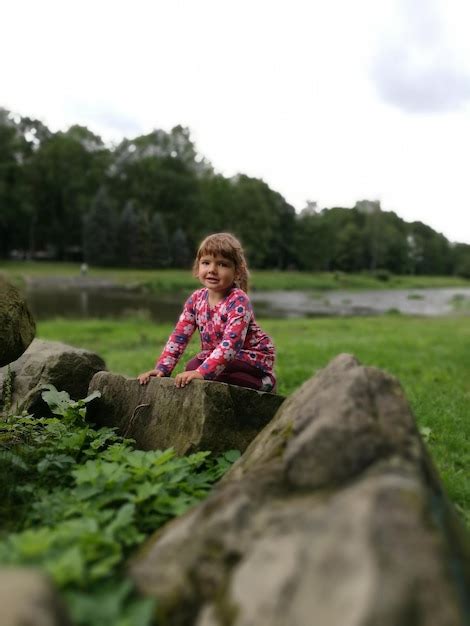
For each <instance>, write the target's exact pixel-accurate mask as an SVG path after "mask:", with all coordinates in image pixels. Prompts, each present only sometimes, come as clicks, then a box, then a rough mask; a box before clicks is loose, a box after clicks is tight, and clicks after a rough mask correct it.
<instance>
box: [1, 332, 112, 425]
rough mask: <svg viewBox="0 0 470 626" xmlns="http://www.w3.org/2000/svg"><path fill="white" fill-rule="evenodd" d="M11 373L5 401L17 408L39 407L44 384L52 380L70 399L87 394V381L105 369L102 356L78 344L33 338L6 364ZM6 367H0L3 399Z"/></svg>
mask: <svg viewBox="0 0 470 626" xmlns="http://www.w3.org/2000/svg"><path fill="white" fill-rule="evenodd" d="M9 369H10V370H11V373H12V381H13V382H12V384H13V393H12V395H11V397H9V398H8V404H9V405H10V406H12V407H14V408H16V409H18V410H19V411H22V410H27V411H30V412H33V413H35V412H38V411H42V410H43V409H44V407H45V405H44V403H43V401H42V399H41V389H42V387H43V385H44V384H52V385H54V386H55V387H56V388H57V389H58V390H59V391H67V393H68V394H69V395H70V397H71V398H72V399H73V400H79V399H80V398H84V397H85V396H86V395H87V391H88V385H89V384H90V380H91V379H92V377H93V376H94V375H95V374H96V372H98V371H100V370H103V369H106V365H105V362H104V361H103V359H102V358H101V357H100V356H98V355H97V354H94V353H93V352H89V351H88V350H82V349H81V348H74V347H73V346H68V345H66V344H64V343H59V342H57V341H43V340H41V339H35V340H34V341H33V342H32V344H31V345H30V346H29V348H28V349H27V350H26V352H25V353H24V354H23V355H22V356H21V357H20V358H19V359H18V360H16V361H15V362H14V363H11V364H10V365H9ZM6 370H7V368H3V369H2V370H0V382H2V380H3V388H4V398H3V400H4V402H5V383H6V381H7V380H8V378H7V376H8V374H7V371H6Z"/></svg>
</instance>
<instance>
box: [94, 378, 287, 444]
mask: <svg viewBox="0 0 470 626" xmlns="http://www.w3.org/2000/svg"><path fill="white" fill-rule="evenodd" d="M95 390H99V391H100V392H101V398H99V399H98V400H95V401H94V402H93V403H92V404H91V405H90V407H89V409H88V413H87V415H88V418H89V419H90V420H91V421H92V422H94V423H95V424H97V425H99V426H117V427H118V430H119V432H120V433H121V434H122V435H125V436H127V437H132V438H133V439H135V440H136V443H137V447H139V448H142V449H143V450H155V449H165V448H170V447H172V448H174V449H175V450H176V452H177V453H178V454H187V453H191V452H196V451H198V450H210V451H211V452H214V453H216V454H217V453H219V452H222V451H225V450H229V449H237V450H241V451H243V450H245V449H246V447H247V446H248V444H249V443H250V442H251V441H252V440H253V439H254V438H255V436H256V435H257V434H258V433H259V431H260V430H261V429H262V428H263V427H264V426H265V425H266V424H267V423H268V422H269V421H270V420H271V419H272V417H273V415H274V414H275V413H276V411H277V409H278V408H279V406H280V405H281V403H282V402H283V400H284V398H283V397H282V396H278V395H276V394H272V393H263V392H261V391H253V390H252V389H245V388H243V387H235V386H233V385H227V384H225V383H216V382H209V381H201V380H194V381H192V382H191V384H190V385H188V386H187V387H184V388H181V389H178V388H176V387H175V381H174V379H171V378H152V379H151V380H150V382H149V383H148V384H147V385H140V384H139V382H138V380H136V379H135V378H134V379H131V378H124V377H123V376H119V375H118V374H111V373H108V372H100V373H98V374H96V376H94V378H93V380H92V381H91V384H90V388H89V393H91V392H93V391H95Z"/></svg>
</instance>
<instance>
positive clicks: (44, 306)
mask: <svg viewBox="0 0 470 626" xmlns="http://www.w3.org/2000/svg"><path fill="white" fill-rule="evenodd" d="M26 297H27V300H28V302H29V304H30V307H31V310H32V312H33V315H34V317H35V318H36V319H37V320H43V319H51V318H56V317H63V318H74V319H80V318H82V319H86V318H112V319H119V318H124V317H136V316H137V317H143V318H146V319H151V320H153V321H155V322H170V323H173V322H175V320H176V319H177V317H178V315H179V313H180V312H181V308H182V305H183V301H184V296H183V295H181V294H169V295H159V296H156V295H151V294H147V293H142V292H140V291H136V290H128V289H123V288H116V287H112V286H111V285H108V284H104V283H103V284H102V285H100V286H98V287H97V286H93V287H92V286H86V287H78V286H74V285H67V284H66V285H48V286H42V287H41V286H30V287H29V288H28V290H27V292H26ZM250 297H251V300H252V302H253V306H254V309H255V313H256V315H257V316H258V317H277V318H292V317H315V316H318V317H320V316H327V315H333V316H341V315H345V316H351V315H352V316H358V315H380V314H384V313H388V312H391V311H395V312H400V313H404V314H410V315H449V314H452V313H455V312H456V311H459V312H463V313H466V314H470V288H468V287H464V288H446V289H420V290H416V289H414V290H412V289H402V290H381V291H354V292H351V291H328V292H325V291H323V292H304V291H269V292H266V291H265V292H252V293H251V294H250Z"/></svg>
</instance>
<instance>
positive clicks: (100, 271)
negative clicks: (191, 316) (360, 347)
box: [0, 261, 470, 292]
mask: <svg viewBox="0 0 470 626" xmlns="http://www.w3.org/2000/svg"><path fill="white" fill-rule="evenodd" d="M0 274H4V275H5V276H6V277H8V278H9V279H10V280H12V281H14V282H15V283H17V284H21V283H23V282H25V281H27V280H31V279H33V280H34V279H40V278H50V277H54V278H59V277H66V278H70V277H77V276H79V275H80V265H79V264H78V263H53V262H33V261H3V262H0ZM88 276H89V277H91V278H101V279H106V280H109V281H111V282H115V283H119V284H123V285H136V284H138V285H143V286H145V287H146V288H147V289H149V290H151V291H155V292H168V291H188V290H191V289H194V286H195V284H196V281H195V279H194V277H193V276H192V275H191V271H190V270H189V269H188V270H150V269H149V270H138V269H124V268H95V267H91V268H90V269H89V272H88ZM251 285H252V287H253V289H257V290H276V289H290V290H302V291H303V290H305V291H308V290H315V289H322V290H328V289H423V288H426V287H463V286H467V287H470V280H465V279H463V278H458V277H456V276H395V275H392V274H391V275H390V276H389V278H388V280H379V279H378V278H376V277H375V276H374V275H373V274H371V273H368V272H363V273H358V274H344V273H342V272H280V271H273V270H257V271H254V272H252V277H251Z"/></svg>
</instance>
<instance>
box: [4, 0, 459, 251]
mask: <svg viewBox="0 0 470 626" xmlns="http://www.w3.org/2000/svg"><path fill="white" fill-rule="evenodd" d="M0 16H1V25H0V59H1V61H0V63H1V66H0V106H4V107H6V108H7V109H10V110H12V111H15V112H17V113H20V114H22V115H29V116H31V117H38V118H40V119H42V120H43V121H44V122H45V123H46V124H47V125H48V126H49V127H50V128H51V129H52V130H58V129H65V128H67V126H69V125H71V124H74V123H79V124H83V125H86V126H88V127H89V128H90V129H91V130H93V131H94V132H96V133H98V134H101V136H102V137H103V138H104V139H105V140H107V141H119V140H120V139H121V138H122V137H133V136H135V135H137V134H142V133H147V132H150V131H151V130H152V129H154V128H162V129H164V130H170V129H171V128H172V127H173V126H175V125H177V124H182V125H184V126H189V128H190V129H191V131H192V136H193V139H194V140H195V142H196V144H197V147H198V150H199V151H200V152H201V153H202V154H204V156H206V157H207V158H208V159H209V160H210V161H211V162H212V164H213V166H214V167H215V169H216V170H217V171H219V172H221V173H223V174H224V175H226V176H232V175H234V174H236V173H237V172H243V173H246V174H248V175H250V176H256V177H259V178H262V179H264V180H265V181H266V182H267V183H268V184H269V185H270V186H271V187H272V188H273V189H275V190H277V191H279V192H280V193H282V194H283V195H284V197H285V198H286V199H287V201H288V202H290V203H291V204H293V205H294V206H295V207H296V209H298V210H300V209H302V207H303V206H305V203H306V201H307V200H312V201H317V202H318V204H319V206H320V207H330V206H349V207H351V206H353V205H354V204H355V202H356V201H357V200H361V199H370V200H374V199H378V200H380V201H381V202H382V207H383V208H384V209H385V210H393V211H395V212H396V213H398V215H400V216H401V217H402V218H404V219H405V220H407V221H413V220H420V221H422V222H425V223H426V224H429V225H430V226H431V227H432V228H434V229H435V230H437V231H439V232H442V233H443V234H444V235H445V236H446V237H448V238H449V239H450V240H451V241H461V242H466V243H470V184H469V179H470V176H469V164H470V36H469V34H468V33H469V32H470V3H469V2H468V0H318V1H315V0H283V1H277V0H237V1H236V2H235V1H234V0H165V1H163V0H133V1H132V2H130V1H128V0H122V1H120V0H112V1H111V0H80V2H78V1H77V0H60V1H55V0H41V2H38V1H37V0H14V1H13V0H11V1H10V2H9V3H8V4H7V3H3V6H2V11H1V13H0Z"/></svg>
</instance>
